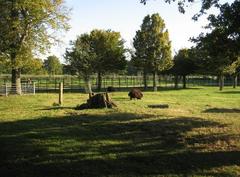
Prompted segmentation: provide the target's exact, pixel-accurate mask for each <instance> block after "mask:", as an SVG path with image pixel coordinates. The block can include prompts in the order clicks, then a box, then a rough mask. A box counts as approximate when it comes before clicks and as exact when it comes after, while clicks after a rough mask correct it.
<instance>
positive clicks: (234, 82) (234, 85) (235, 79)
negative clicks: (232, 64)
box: [233, 74, 238, 88]
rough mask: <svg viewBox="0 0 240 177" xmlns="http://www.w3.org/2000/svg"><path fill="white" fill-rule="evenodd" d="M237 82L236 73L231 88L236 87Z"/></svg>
mask: <svg viewBox="0 0 240 177" xmlns="http://www.w3.org/2000/svg"><path fill="white" fill-rule="evenodd" d="M237 82H238V77H237V74H236V75H234V76H233V88H236V87H237V84H238V83H237Z"/></svg>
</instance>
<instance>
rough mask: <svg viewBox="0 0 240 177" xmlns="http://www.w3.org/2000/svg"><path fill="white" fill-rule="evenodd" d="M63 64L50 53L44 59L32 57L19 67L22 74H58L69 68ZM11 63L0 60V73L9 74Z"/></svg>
mask: <svg viewBox="0 0 240 177" xmlns="http://www.w3.org/2000/svg"><path fill="white" fill-rule="evenodd" d="M67 67H68V66H67V65H65V64H62V63H61V62H60V60H59V58H58V57H56V56H54V55H52V56H49V57H47V59H46V60H44V61H43V60H42V59H39V58H32V59H29V60H28V63H26V64H25V65H24V66H23V67H22V68H21V73H22V74H32V75H47V74H48V75H60V74H64V72H67V71H66V70H68V69H69V68H67ZM11 69H12V68H11V65H9V64H7V63H4V60H3V61H2V62H0V74H9V73H10V72H11Z"/></svg>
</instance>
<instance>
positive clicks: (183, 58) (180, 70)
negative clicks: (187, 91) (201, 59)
mask: <svg viewBox="0 0 240 177" xmlns="http://www.w3.org/2000/svg"><path fill="white" fill-rule="evenodd" d="M192 56H193V49H180V50H179V51H178V53H177V54H176V55H175V56H174V59H173V62H174V65H173V67H172V68H171V69H170V71H169V72H170V73H171V74H173V75H175V87H176V88H177V87H178V86H177V84H178V79H179V76H182V77H183V88H186V76H187V75H189V74H193V73H194V72H196V70H197V66H196V63H195V61H194V58H193V57H192Z"/></svg>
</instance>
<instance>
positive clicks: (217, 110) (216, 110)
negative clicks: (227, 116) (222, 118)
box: [203, 108, 240, 113]
mask: <svg viewBox="0 0 240 177" xmlns="http://www.w3.org/2000/svg"><path fill="white" fill-rule="evenodd" d="M203 112H205V113H240V109H235V108H232V109H230V108H209V109H206V110H205V111H203Z"/></svg>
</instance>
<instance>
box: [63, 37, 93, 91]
mask: <svg viewBox="0 0 240 177" xmlns="http://www.w3.org/2000/svg"><path fill="white" fill-rule="evenodd" d="M71 46H72V48H70V49H67V50H66V54H65V59H66V62H67V64H70V66H71V67H72V68H73V69H74V70H75V71H76V73H77V74H78V76H79V77H83V79H84V81H85V90H86V93H92V87H91V78H90V77H91V75H92V74H93V73H94V62H95V59H96V54H95V52H94V50H93V48H92V46H91V37H90V35H89V34H82V35H80V36H79V37H78V38H77V40H76V41H73V42H71Z"/></svg>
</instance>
